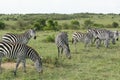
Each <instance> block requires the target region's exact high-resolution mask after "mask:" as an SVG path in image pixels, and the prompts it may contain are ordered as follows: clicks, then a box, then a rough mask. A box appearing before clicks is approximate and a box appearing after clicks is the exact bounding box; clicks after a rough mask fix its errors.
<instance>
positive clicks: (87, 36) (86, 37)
mask: <svg viewBox="0 0 120 80" xmlns="http://www.w3.org/2000/svg"><path fill="white" fill-rule="evenodd" d="M92 39H93V35H92V34H91V33H82V32H74V33H73V35H72V43H73V44H75V51H76V43H77V42H84V43H85V47H87V46H88V44H89V43H91V42H92Z"/></svg>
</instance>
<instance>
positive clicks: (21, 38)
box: [2, 29, 36, 44]
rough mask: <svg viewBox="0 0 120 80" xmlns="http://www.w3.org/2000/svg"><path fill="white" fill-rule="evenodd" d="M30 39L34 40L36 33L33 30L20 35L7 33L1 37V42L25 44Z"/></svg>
mask: <svg viewBox="0 0 120 80" xmlns="http://www.w3.org/2000/svg"><path fill="white" fill-rule="evenodd" d="M31 37H34V39H36V33H35V30H34V29H30V30H28V31H26V32H24V33H22V34H12V33H7V34H5V35H4V36H3V37H2V41H5V42H17V43H22V44H27V43H28V41H29V40H30V38H31Z"/></svg>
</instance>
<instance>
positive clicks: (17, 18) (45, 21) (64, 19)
mask: <svg viewBox="0 0 120 80" xmlns="http://www.w3.org/2000/svg"><path fill="white" fill-rule="evenodd" d="M119 24H120V14H112V13H111V14H95V13H75V14H56V13H52V14H0V29H28V28H33V27H35V28H37V30H61V29H86V28H92V27H98V28H119Z"/></svg>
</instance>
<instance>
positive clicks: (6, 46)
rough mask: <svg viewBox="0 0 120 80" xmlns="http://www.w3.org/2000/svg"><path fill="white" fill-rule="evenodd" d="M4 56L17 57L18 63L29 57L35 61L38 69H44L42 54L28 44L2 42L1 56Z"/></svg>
mask: <svg viewBox="0 0 120 80" xmlns="http://www.w3.org/2000/svg"><path fill="white" fill-rule="evenodd" d="M3 56H5V57H7V58H10V59H17V60H18V61H17V64H18V65H19V62H21V61H24V60H25V59H26V58H29V59H31V60H32V61H33V62H34V63H35V67H36V69H37V71H38V72H41V71H42V61H41V58H40V56H39V55H38V53H37V52H36V51H35V50H34V49H33V48H31V47H29V46H27V45H26V44H20V43H10V42H0V58H2V57H3ZM17 64H16V65H17ZM24 64H25V63H24ZM17 67H18V66H17Z"/></svg>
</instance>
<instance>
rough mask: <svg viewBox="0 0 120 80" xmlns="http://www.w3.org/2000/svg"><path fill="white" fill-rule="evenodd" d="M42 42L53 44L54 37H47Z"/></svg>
mask: <svg viewBox="0 0 120 80" xmlns="http://www.w3.org/2000/svg"><path fill="white" fill-rule="evenodd" d="M43 42H55V36H54V35H52V36H50V35H49V36H47V37H46V39H44V40H43Z"/></svg>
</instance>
